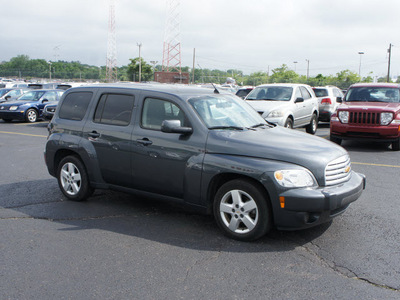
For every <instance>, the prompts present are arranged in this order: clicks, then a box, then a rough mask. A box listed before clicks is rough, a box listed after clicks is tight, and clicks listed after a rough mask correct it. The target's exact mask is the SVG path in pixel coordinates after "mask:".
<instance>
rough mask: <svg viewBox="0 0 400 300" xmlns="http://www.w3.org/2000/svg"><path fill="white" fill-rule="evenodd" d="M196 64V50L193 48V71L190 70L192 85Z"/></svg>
mask: <svg viewBox="0 0 400 300" xmlns="http://www.w3.org/2000/svg"><path fill="white" fill-rule="evenodd" d="M195 63H196V48H193V70H192V84H194V68H195Z"/></svg>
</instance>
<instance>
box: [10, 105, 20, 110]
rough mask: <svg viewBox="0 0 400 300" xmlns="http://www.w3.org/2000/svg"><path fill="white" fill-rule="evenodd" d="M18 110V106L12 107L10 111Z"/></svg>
mask: <svg viewBox="0 0 400 300" xmlns="http://www.w3.org/2000/svg"><path fill="white" fill-rule="evenodd" d="M17 109H18V106H16V105H13V106H10V110H17Z"/></svg>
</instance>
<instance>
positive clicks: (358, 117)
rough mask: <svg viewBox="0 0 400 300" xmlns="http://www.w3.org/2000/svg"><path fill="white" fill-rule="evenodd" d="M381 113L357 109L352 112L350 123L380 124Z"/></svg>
mask: <svg viewBox="0 0 400 300" xmlns="http://www.w3.org/2000/svg"><path fill="white" fill-rule="evenodd" d="M380 117H381V116H380V113H374V112H365V111H360V112H358V111H356V112H350V115H349V123H350V124H362V125H379V124H380Z"/></svg>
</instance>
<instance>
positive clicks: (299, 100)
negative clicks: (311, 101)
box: [294, 97, 304, 103]
mask: <svg viewBox="0 0 400 300" xmlns="http://www.w3.org/2000/svg"><path fill="white" fill-rule="evenodd" d="M299 102H304V98H302V97H298V98H297V99H296V100H294V103H299Z"/></svg>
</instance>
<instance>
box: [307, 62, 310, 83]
mask: <svg viewBox="0 0 400 300" xmlns="http://www.w3.org/2000/svg"><path fill="white" fill-rule="evenodd" d="M306 62H307V80H308V78H309V77H310V60H309V59H306Z"/></svg>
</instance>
